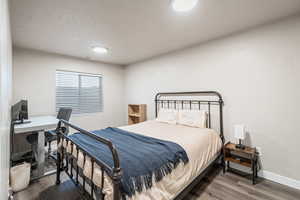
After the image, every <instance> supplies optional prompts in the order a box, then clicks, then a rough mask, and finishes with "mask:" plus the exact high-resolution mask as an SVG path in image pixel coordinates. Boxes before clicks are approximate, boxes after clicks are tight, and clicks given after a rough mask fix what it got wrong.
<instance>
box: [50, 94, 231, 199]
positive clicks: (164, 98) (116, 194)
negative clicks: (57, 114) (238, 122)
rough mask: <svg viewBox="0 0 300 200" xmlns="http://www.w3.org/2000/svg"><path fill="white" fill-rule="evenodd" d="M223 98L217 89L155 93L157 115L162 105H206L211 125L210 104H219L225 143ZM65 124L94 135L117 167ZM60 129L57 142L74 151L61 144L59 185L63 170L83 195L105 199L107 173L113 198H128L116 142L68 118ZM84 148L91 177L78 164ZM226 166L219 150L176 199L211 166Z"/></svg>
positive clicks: (221, 135)
mask: <svg viewBox="0 0 300 200" xmlns="http://www.w3.org/2000/svg"><path fill="white" fill-rule="evenodd" d="M183 96H187V97H195V96H197V97H201V96H205V97H215V98H217V100H210V99H208V100H199V99H189V100H187V99H184V100H183V99H181V100H179V99H168V97H183ZM223 104H224V102H223V99H222V96H221V94H220V93H218V92H215V91H198V92H169V93H158V94H157V95H156V96H155V116H156V117H157V114H158V111H159V108H164V107H166V108H174V109H193V108H195V106H196V107H197V108H198V109H199V110H200V108H201V107H202V106H203V105H206V106H207V108H208V120H207V127H208V128H211V107H212V106H217V107H218V110H219V113H218V114H219V126H220V127H219V128H220V129H219V132H220V138H221V140H222V143H223V144H224V142H225V138H224V134H223ZM66 127H71V128H73V129H75V130H76V131H78V132H80V133H82V134H84V135H87V136H89V137H92V138H94V139H95V140H97V141H99V142H101V143H103V144H105V145H106V146H107V147H108V148H109V149H110V151H111V154H112V158H113V162H114V166H113V167H110V166H108V165H106V164H105V163H104V162H103V161H101V160H98V159H97V158H95V157H93V156H92V155H91V154H90V153H88V152H87V151H86V150H85V149H83V148H82V147H81V146H80V144H76V143H75V142H74V141H72V139H70V138H69V137H68V136H67V134H66V130H67V128H66ZM57 132H58V141H57V144H60V143H61V142H63V141H64V142H66V143H67V144H70V145H71V154H69V153H67V151H66V148H65V147H64V145H60V147H59V149H58V152H57V163H56V164H57V177H56V184H60V182H61V181H60V174H61V172H63V171H65V172H66V174H67V175H68V176H69V178H70V179H71V180H72V181H73V182H74V183H75V185H76V186H77V187H79V189H80V191H81V194H82V196H83V197H85V198H87V199H97V200H98V199H102V200H103V199H104V198H105V194H104V192H103V187H104V172H105V173H106V174H107V177H108V178H109V179H111V181H112V183H113V200H121V199H125V196H124V194H121V191H120V182H121V179H122V169H121V166H120V160H119V156H118V152H117V150H116V148H115V146H114V144H113V143H112V142H111V141H109V140H107V139H105V138H102V137H99V136H96V135H95V134H93V133H91V132H89V131H86V130H84V129H82V128H80V127H78V126H76V125H73V124H71V123H69V122H67V121H65V120H60V121H59V123H58V127H57ZM74 146H76V150H77V151H76V152H77V155H76V156H73V150H74V148H75V147H74ZM79 151H81V152H82V153H83V156H84V164H85V162H86V156H88V157H89V158H90V159H91V163H92V171H91V179H89V178H87V177H85V176H84V174H83V170H82V169H81V168H80V167H79V166H78V165H77V162H76V161H77V159H78V152H79ZM220 162H221V164H222V166H223V170H224V167H225V161H224V156H223V153H222V152H220V153H219V154H218V156H217V158H216V159H215V160H214V161H213V162H212V163H211V164H210V165H209V166H208V167H207V168H206V169H205V170H204V171H203V172H202V173H201V174H200V175H199V176H198V177H197V178H195V179H194V180H193V182H192V183H191V184H190V185H188V186H187V187H186V188H185V189H184V190H183V191H181V192H180V193H179V195H177V196H176V197H175V198H174V199H175V200H181V199H183V198H184V197H185V196H186V195H187V194H188V193H189V192H190V191H191V190H192V189H193V187H194V186H195V185H196V184H198V183H199V182H200V181H201V179H202V178H203V177H204V176H205V175H206V174H207V172H208V171H209V170H210V169H211V167H212V166H213V165H214V164H216V163H220ZM95 164H97V165H98V166H99V167H100V168H101V173H102V176H101V179H102V180H101V187H98V186H96V185H95V184H94V183H93V181H91V180H93V176H94V166H95ZM79 176H80V177H81V181H80V180H79ZM87 184H88V185H89V188H88V189H89V191H87V189H86V185H87Z"/></svg>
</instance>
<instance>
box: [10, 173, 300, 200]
mask: <svg viewBox="0 0 300 200" xmlns="http://www.w3.org/2000/svg"><path fill="white" fill-rule="evenodd" d="M14 199H15V200H60V199H61V200H80V199H82V198H81V197H80V195H79V192H78V190H77V189H76V187H75V186H74V184H73V183H72V182H71V181H70V180H68V179H67V177H66V175H64V177H63V182H62V184H61V185H59V186H56V185H55V175H52V176H49V177H45V178H43V179H40V180H38V181H36V182H35V183H32V184H31V185H30V186H29V187H28V188H27V189H26V190H24V191H21V192H19V193H17V194H15V195H14ZM184 200H300V191H299V190H295V189H292V188H289V187H286V186H284V185H280V184H277V183H274V182H271V181H268V180H263V179H260V180H259V181H258V184H256V185H252V184H251V180H248V179H246V178H244V177H242V176H239V175H235V174H232V173H229V172H228V173H226V174H223V173H221V172H220V169H215V170H212V171H211V172H210V173H209V174H208V175H207V177H205V178H204V179H203V181H202V182H201V183H200V184H198V185H197V186H196V187H195V188H194V189H193V190H192V191H191V192H190V194H189V195H188V196H187V197H186V198H185V199H184Z"/></svg>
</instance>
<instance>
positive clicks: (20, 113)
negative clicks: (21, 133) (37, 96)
mask: <svg viewBox="0 0 300 200" xmlns="http://www.w3.org/2000/svg"><path fill="white" fill-rule="evenodd" d="M26 119H28V102H27V100H21V101H19V102H18V103H16V104H15V105H13V106H12V107H11V120H12V121H13V122H16V123H24V120H26Z"/></svg>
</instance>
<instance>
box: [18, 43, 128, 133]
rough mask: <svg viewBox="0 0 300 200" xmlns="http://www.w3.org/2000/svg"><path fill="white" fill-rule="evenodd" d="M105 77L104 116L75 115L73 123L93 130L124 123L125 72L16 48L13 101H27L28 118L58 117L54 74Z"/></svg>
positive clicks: (101, 64) (98, 114)
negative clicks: (64, 73) (74, 72)
mask: <svg viewBox="0 0 300 200" xmlns="http://www.w3.org/2000/svg"><path fill="white" fill-rule="evenodd" d="M57 69H58V70H69V71H76V72H85V73H95V74H102V75H103V92H104V112H101V113H94V114H81V115H72V117H71V122H73V123H75V124H77V125H78V126H80V127H82V128H86V129H88V130H94V129H99V128H104V127H107V126H119V125H123V124H124V123H125V117H124V116H125V114H124V113H125V111H124V106H125V104H124V88H123V86H124V68H123V67H121V66H117V65H109V64H103V63H99V62H90V61H86V60H81V59H76V58H72V57H66V56H60V55H55V54H48V53H42V52H39V51H33V50H26V49H19V48H14V50H13V101H14V102H16V101H19V100H20V99H27V100H28V104H29V115H30V116H34V115H55V71H56V70H57Z"/></svg>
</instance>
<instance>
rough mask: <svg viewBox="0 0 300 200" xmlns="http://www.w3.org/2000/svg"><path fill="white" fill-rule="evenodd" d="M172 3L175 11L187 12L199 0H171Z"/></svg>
mask: <svg viewBox="0 0 300 200" xmlns="http://www.w3.org/2000/svg"><path fill="white" fill-rule="evenodd" d="M171 3H172V7H173V9H174V10H175V11H177V12H187V11H190V10H192V9H193V8H194V7H195V6H196V5H197V3H198V0H171Z"/></svg>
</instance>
